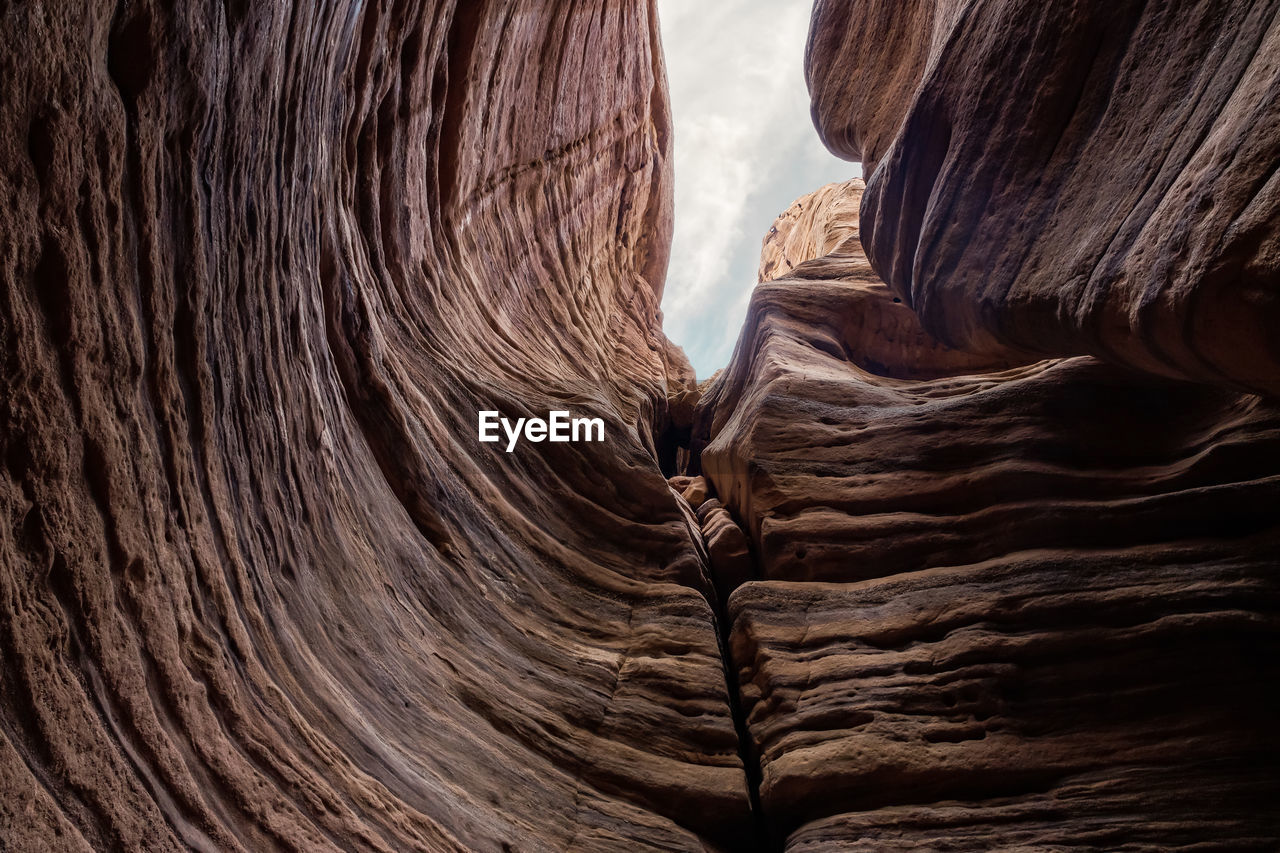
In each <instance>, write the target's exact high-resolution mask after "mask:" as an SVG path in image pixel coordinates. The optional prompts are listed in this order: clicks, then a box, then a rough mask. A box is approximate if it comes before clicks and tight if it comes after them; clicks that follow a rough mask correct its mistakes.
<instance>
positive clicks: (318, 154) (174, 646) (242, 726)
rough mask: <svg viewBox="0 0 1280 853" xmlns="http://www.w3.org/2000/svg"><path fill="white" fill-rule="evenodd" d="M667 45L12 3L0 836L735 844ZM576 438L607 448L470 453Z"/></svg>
mask: <svg viewBox="0 0 1280 853" xmlns="http://www.w3.org/2000/svg"><path fill="white" fill-rule="evenodd" d="M656 26H657V22H656V16H655V11H654V9H653V8H652V4H651V3H648V2H626V3H606V2H587V3H582V2H520V3H515V4H500V3H488V2H475V3H473V2H466V3H454V2H405V3H393V4H375V3H362V2H358V0H348V2H337V3H331V4H318V3H316V4H312V3H299V4H278V3H244V2H228V3H225V4H221V3H209V4H204V3H183V4H168V3H159V2H147V0H139V2H126V3H121V4H119V5H118V6H115V5H113V4H104V3H84V4H80V3H5V4H0V32H3V34H4V45H5V49H4V50H0V90H2V91H3V93H4V94H3V103H4V108H3V109H4V113H5V121H4V122H3V125H2V127H0V163H3V164H4V165H3V172H0V199H3V202H4V203H3V205H0V217H3V227H2V228H0V240H2V241H3V242H2V244H0V356H2V358H3V371H4V374H3V382H2V386H3V393H0V460H3V463H2V464H0V653H2V656H3V659H4V666H3V668H2V669H0V847H3V848H4V849H6V850H14V851H33V850H40V851H45V850H84V849H89V848H94V849H101V850H106V849H116V850H177V849H201V850H246V851H262V850H274V849H292V850H308V851H316V850H339V849H342V850H350V849H368V850H386V851H391V850H395V851H400V850H433V851H435V850H446V849H469V850H495V851H497V850H515V849H518V850H557V851H559V850H570V849H607V850H617V849H633V848H640V847H660V848H663V849H700V848H702V847H703V846H704V845H705V844H722V845H723V844H728V845H732V844H734V843H735V841H734V839H735V838H737V837H738V836H739V835H741V834H742V833H743V832H744V827H746V826H748V825H749V824H748V820H747V810H748V793H747V786H746V780H745V776H744V772H743V766H742V762H741V759H740V758H739V755H738V747H739V741H738V737H737V734H736V732H735V728H734V723H733V720H732V719H731V715H730V705H729V698H730V697H729V694H728V692H727V689H726V684H725V678H724V673H723V665H722V659H721V656H720V651H719V646H718V643H719V640H718V637H717V634H716V629H715V625H714V617H713V610H712V605H711V604H710V603H709V601H708V597H709V596H711V595H713V593H712V591H711V585H710V582H709V580H708V579H707V577H706V574H705V565H704V558H703V556H702V552H701V546H700V542H697V541H695V539H696V537H695V535H694V534H692V533H691V525H690V522H689V520H688V518H687V517H686V516H685V514H684V512H683V511H682V509H681V507H680V505H679V501H678V500H677V499H676V498H674V497H673V496H672V494H671V492H670V490H669V489H668V487H667V485H666V483H665V481H664V479H663V477H662V475H661V473H660V471H659V468H658V466H657V464H656V462H655V452H654V447H653V440H652V434H653V430H654V426H655V424H657V423H658V422H660V421H661V420H662V419H663V418H664V417H667V414H666V411H665V407H666V402H665V401H666V398H667V395H668V393H669V392H672V391H675V390H677V389H679V388H685V389H686V390H688V388H689V387H691V384H692V375H691V371H689V370H688V366H687V363H682V356H680V355H679V352H678V350H676V349H674V348H673V347H671V346H670V345H669V343H668V342H667V341H666V339H665V338H664V337H663V335H662V333H661V331H660V327H659V318H658V302H659V297H660V293H661V285H662V280H663V276H664V272H665V266H666V255H667V251H668V245H669V241H670V229H671V171H670V129H669V124H670V119H669V111H668V105H667V100H666V84H665V77H664V71H663V62H662V58H661V55H660V51H659V41H658V36H657V31H656ZM600 69H609V71H608V73H607V74H602V73H601V72H600ZM668 377H670V379H671V381H670V382H668ZM551 408H560V409H570V410H572V411H573V412H574V413H575V414H578V415H581V416H599V417H602V418H604V419H605V421H606V424H607V427H606V433H607V436H608V441H607V442H604V443H600V444H575V445H567V444H555V445H552V444H547V443H543V444H531V443H527V442H526V443H523V444H521V445H520V446H519V447H517V449H516V450H515V451H514V452H512V453H510V454H507V453H505V452H504V449H503V448H502V447H501V446H500V445H496V444H480V443H478V442H477V438H476V424H477V411H478V410H481V409H498V410H501V411H502V412H503V414H504V415H507V416H510V417H517V416H529V415H537V414H541V415H545V413H546V411H547V410H548V409H551ZM686 417H687V415H686ZM696 528H697V522H696V519H694V521H693V523H692V529H693V530H696Z"/></svg>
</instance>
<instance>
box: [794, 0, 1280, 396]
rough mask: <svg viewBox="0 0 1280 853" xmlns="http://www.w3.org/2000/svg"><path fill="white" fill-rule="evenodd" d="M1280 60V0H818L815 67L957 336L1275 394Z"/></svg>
mask: <svg viewBox="0 0 1280 853" xmlns="http://www.w3.org/2000/svg"><path fill="white" fill-rule="evenodd" d="M1277 57H1280V2H1277V0H1262V1H1261V2H1259V0H1192V2H1180V3H1173V4H1170V3H1115V2H1111V0H1086V2H1080V3H1050V4H1045V3H1040V2H1035V1H1034V0H998V2H978V1H977V0H911V2H901V0H818V2H816V3H815V6H814V12H813V20H812V28H811V32H810V40H809V46H808V52H807V61H806V69H807V76H808V80H809V88H810V92H811V94H812V98H813V115H814V120H815V123H816V124H817V126H818V129H819V132H820V133H821V135H822V137H823V139H824V140H825V141H826V143H827V145H828V146H829V147H830V148H831V149H832V150H833V151H835V152H837V153H838V154H841V155H842V156H846V157H848V158H850V159H854V160H860V161H862V163H863V164H864V170H865V172H864V173H865V174H866V175H868V176H869V177H868V180H867V194H866V197H865V198H864V200H863V229H862V237H863V242H864V244H865V246H866V250H867V254H868V256H869V257H870V259H871V262H872V265H873V266H874V267H875V269H876V270H877V272H879V273H880V275H881V276H882V277H883V278H884V280H885V281H886V282H887V283H888V284H889V286H890V287H891V288H892V289H893V291H894V292H895V293H896V294H897V295H898V296H899V297H901V298H902V299H903V300H905V301H906V303H907V304H908V305H911V306H912V307H913V308H914V309H915V310H916V312H917V313H918V314H919V315H920V318H921V320H922V321H923V324H924V326H925V328H926V329H928V330H929V332H930V333H932V334H934V335H935V336H937V337H938V338H939V339H940V340H942V341H944V342H946V343H948V344H950V345H952V346H961V347H964V348H966V349H969V350H974V351H989V350H991V349H992V348H993V347H1012V348H1014V349H1019V350H1023V351H1026V352H1030V353H1036V354H1039V355H1054V356H1067V355H1081V354H1092V355H1095V356H1098V357H1100V358H1102V359H1104V360H1107V361H1110V362H1113V363H1117V364H1122V365H1126V366H1130V367H1134V368H1137V369H1140V370H1143V371H1148V372H1152V373H1158V374H1162V375H1165V376H1172V377H1183V378H1192V379H1197V380H1202V381H1209V382H1214V383H1218V384H1228V385H1232V386H1235V387H1238V388H1245V389H1248V390H1252V391H1256V392H1265V393H1269V394H1272V395H1275V394H1277V393H1280V348H1277V346H1276V336H1275V329H1276V328H1280V171H1277V164H1278V163H1280V62H1277Z"/></svg>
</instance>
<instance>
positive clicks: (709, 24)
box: [658, 0, 859, 377]
mask: <svg viewBox="0 0 1280 853" xmlns="http://www.w3.org/2000/svg"><path fill="white" fill-rule="evenodd" d="M810 8H811V4H810V2H809V0H716V2H714V3H704V2H695V0H658V14H659V18H660V20H661V23H662V41H663V47H664V50H665V52H666V59H667V76H668V79H669V81H670V86H671V102H672V110H673V112H674V115H675V119H674V124H675V174H676V224H675V242H674V244H673V246H672V254H671V267H670V270H669V272H668V274H667V285H666V291H665V293H664V296H663V301H662V308H663V313H664V315H665V317H666V321H665V325H666V332H667V335H668V337H670V338H671V339H672V340H674V341H675V342H676V343H677V344H680V345H681V346H683V347H684V348H685V352H687V353H688V355H689V359H690V360H691V361H692V362H693V366H694V367H695V368H696V369H697V371H698V375H699V376H700V377H705V376H709V375H710V374H711V373H713V372H714V371H715V370H716V369H718V368H720V367H723V366H724V365H725V364H726V363H727V362H728V360H729V356H730V354H731V353H732V352H733V345H734V342H735V341H736V340H737V337H738V332H739V330H740V328H741V326H742V320H743V317H744V316H745V314H746V308H747V302H748V300H749V299H750V296H751V288H752V287H753V286H754V284H755V273H756V266H757V264H758V262H759V256H760V241H761V239H762V238H763V237H764V235H765V234H766V233H767V232H768V230H769V226H770V225H771V224H772V223H773V220H774V218H775V217H776V216H777V215H778V214H779V213H781V212H782V211H784V210H785V209H786V208H787V207H788V206H789V205H790V204H791V202H792V201H794V200H795V199H796V198H798V197H800V196H802V195H804V194H805V193H807V192H811V191H812V190H815V189H817V188H818V187H820V186H822V185H823V184H828V183H831V182H832V181H840V180H847V179H848V178H850V177H853V176H854V175H857V174H859V171H858V166H857V165H856V164H853V163H847V162H844V161H842V160H838V159H836V158H835V157H834V156H832V155H831V154H829V153H828V152H827V150H826V149H825V148H823V146H822V143H821V142H819V141H818V136H817V132H816V131H815V130H814V129H813V125H812V123H811V121H810V119H809V93H808V91H807V89H806V88H805V83H804V45H805V38H806V36H807V33H808V27H809V11H810Z"/></svg>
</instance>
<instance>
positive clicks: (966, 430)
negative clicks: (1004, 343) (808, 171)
mask: <svg viewBox="0 0 1280 853" xmlns="http://www.w3.org/2000/svg"><path fill="white" fill-rule="evenodd" d="M861 194H862V185H861V182H860V181H851V182H849V183H848V184H844V185H831V186H829V187H825V188H823V189H822V190H820V191H818V192H816V193H814V194H812V195H811V196H808V197H806V198H804V199H801V200H800V201H799V202H798V203H797V205H796V206H795V207H793V208H792V209H791V210H790V211H788V212H787V213H785V214H783V216H781V217H779V220H778V223H777V224H776V226H775V230H774V231H773V232H771V237H770V239H767V240H766V241H765V245H764V249H763V252H762V260H761V268H762V269H779V268H782V269H785V268H786V267H793V268H792V269H791V270H790V272H788V273H786V274H784V275H783V276H782V277H780V278H778V279H776V280H773V281H769V282H766V283H763V284H761V285H760V286H758V287H757V288H756V290H755V293H754V294H753V297H752V302H751V307H750V309H749V311H748V315H747V321H746V325H745V327H744V329H743V334H742V337H741V338H740V340H739V343H738V348H737V351H736V352H735V354H734V357H733V359H732V361H731V363H730V365H729V367H728V368H727V369H726V370H725V371H724V373H723V374H721V375H720V377H719V378H718V379H717V380H716V381H714V382H713V383H711V385H710V386H709V387H708V388H707V389H705V392H704V395H703V397H702V401H701V403H700V405H699V407H698V410H697V411H696V413H695V425H694V430H693V438H694V445H695V447H700V448H701V453H700V457H699V461H700V464H701V470H702V472H703V473H704V474H705V476H706V478H707V480H708V481H709V482H710V484H711V487H712V493H713V494H715V495H716V500H715V501H714V503H715V504H717V506H719V505H723V507H724V509H718V510H716V511H717V512H720V513H727V514H728V516H730V517H731V518H732V519H733V520H734V521H735V522H736V523H737V524H738V525H740V527H741V529H742V532H743V534H744V538H745V540H746V549H747V550H748V551H749V553H750V554H751V555H752V566H751V568H750V569H748V570H746V571H745V572H744V571H743V570H741V569H737V568H732V567H731V568H730V569H729V570H727V572H732V578H733V580H732V585H736V586H737V589H736V591H734V592H733V593H732V594H731V595H730V597H729V598H728V614H727V620H726V621H727V624H728V625H729V627H730V629H731V643H730V648H729V654H730V658H731V661H732V664H733V666H735V667H736V668H737V669H738V683H739V684H740V690H741V696H742V713H743V715H744V718H745V723H746V727H747V730H748V733H749V748H750V755H751V760H752V763H753V764H754V763H756V762H758V763H759V768H760V770H759V772H760V780H759V792H760V794H759V796H760V804H761V810H762V812H763V814H764V816H765V819H766V821H767V825H768V826H769V827H770V828H771V829H772V831H773V833H774V836H773V837H774V839H775V841H776V842H777V843H778V844H780V845H785V847H786V849H787V850H796V851H800V850H804V851H810V850H848V849H854V850H867V851H879V850H919V849H929V850H934V849H944V850H992V849H1034V850H1041V849H1054V850H1059V849H1072V850H1077V849H1078V850H1099V851H1100V850H1115V849H1141V850H1170V849H1215V850H1246V849H1257V850H1264V849H1269V848H1270V847H1272V846H1274V844H1275V843H1276V838H1277V837H1280V821H1278V820H1277V818H1276V814H1275V810H1274V809H1272V808H1271V807H1270V806H1267V805H1264V803H1269V802H1271V801H1273V800H1274V799H1275V797H1276V795H1277V794H1278V793H1280V773H1278V772H1277V767H1278V766H1280V764H1278V763H1277V758H1280V750H1278V748H1280V741H1278V740H1277V737H1276V731H1275V726H1274V719H1275V714H1276V711H1277V710H1280V692H1278V691H1277V689H1276V687H1275V685H1276V679H1277V675H1278V674H1280V673H1278V671H1277V667H1276V664H1275V652H1276V650H1277V648H1278V645H1280V579H1278V578H1277V575H1276V566H1277V558H1278V557H1280V516H1277V514H1276V509H1275V508H1276V507H1277V506H1280V405H1278V404H1277V403H1276V401H1274V400H1267V399H1264V398H1261V397H1257V396H1254V395H1250V394H1241V393H1240V392H1237V391H1233V390H1230V389H1223V388H1216V387H1212V386H1206V385H1195V384H1190V383H1180V382H1173V381H1169V380H1163V379H1155V378H1152V377H1149V376H1144V375H1142V374H1138V373H1134V372H1132V371H1128V370H1123V369H1120V368H1117V367H1115V366H1111V365H1107V364H1104V363H1102V362H1100V361H1098V360H1096V359H1093V358H1090V357H1077V358H1069V359H1051V360H1046V361H1038V362H1036V361H1027V360H1026V359H1025V357H1022V356H1021V355H1020V353H1018V352H1017V351H1001V350H999V349H997V348H994V347H993V348H991V349H989V350H987V351H985V352H964V351H957V350H952V349H948V348H947V347H945V346H944V345H942V344H940V343H938V342H937V341H936V340H934V339H933V338H932V337H931V336H930V335H929V334H928V333H927V332H926V331H925V330H924V329H923V328H922V327H921V325H920V322H919V321H918V320H917V319H916V317H915V315H914V314H913V313H912V312H911V311H910V310H909V309H908V308H906V307H905V305H903V304H901V301H900V300H899V299H898V298H895V297H894V296H893V295H892V293H891V291H890V290H889V289H888V288H887V287H886V286H885V285H884V284H883V283H881V282H880V281H879V280H878V278H877V276H876V274H875V273H874V271H873V270H872V268H871V265H870V264H869V263H868V261H867V259H866V257H865V255H864V254H863V253H862V250H861V247H860V244H859V242H858V226H859V223H858V214H857V210H858V208H859V205H858V203H857V202H858V200H859V199H858V197H859V196H860V195H861ZM797 208H799V209H800V210H802V211H803V213H802V215H800V216H799V217H797V216H796V211H797ZM866 209H867V204H866V203H865V202H864V203H863V205H862V210H863V211H864V212H865V211H866ZM810 227H819V228H824V227H825V228H826V229H828V233H830V234H833V235H835V237H834V240H838V246H837V249H836V251H835V252H832V253H829V254H824V255H822V256H821V257H806V254H808V255H817V254H818V253H820V252H822V251H823V250H824V249H825V248H826V247H828V246H830V245H831V244H832V242H833V240H831V239H828V240H824V239H811V238H805V237H802V236H798V235H797V233H796V231H797V229H798V228H799V229H800V230H801V231H802V232H803V231H804V230H806V229H808V228H810ZM806 248H807V250H808V251H807V252H806ZM720 524H721V526H723V521H721V523H720ZM707 532H708V534H710V533H711V532H712V531H711V529H710V525H708V529H707ZM721 535H722V534H721ZM711 564H712V567H713V569H716V570H717V571H718V570H719V569H720V567H719V565H718V564H717V560H716V554H715V553H714V552H713V553H712V559H711ZM720 580H721V583H722V585H725V581H726V578H721V579H720ZM744 580H745V582H744Z"/></svg>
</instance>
